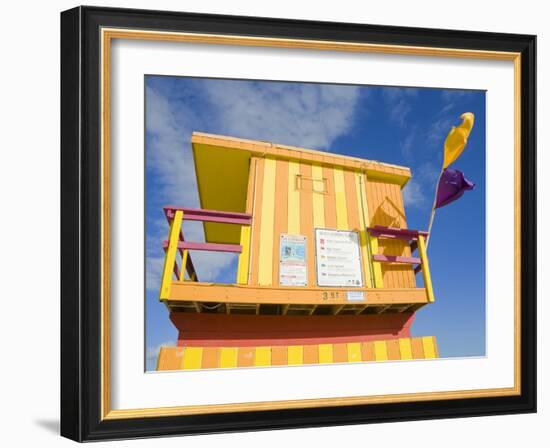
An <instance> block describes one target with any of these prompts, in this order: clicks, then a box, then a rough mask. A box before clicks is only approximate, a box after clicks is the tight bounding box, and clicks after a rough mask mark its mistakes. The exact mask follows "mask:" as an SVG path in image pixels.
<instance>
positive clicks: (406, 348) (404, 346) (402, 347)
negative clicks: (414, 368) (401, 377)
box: [399, 338, 413, 359]
mask: <svg viewBox="0 0 550 448" xmlns="http://www.w3.org/2000/svg"><path fill="white" fill-rule="evenodd" d="M399 353H400V355H401V359H412V357H413V355H412V347H411V340H410V339H406V338H402V339H399Z"/></svg>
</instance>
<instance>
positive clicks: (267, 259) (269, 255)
mask: <svg viewBox="0 0 550 448" xmlns="http://www.w3.org/2000/svg"><path fill="white" fill-rule="evenodd" d="M275 167H276V162H275V159H265V163H264V184H263V195H262V210H261V214H262V219H261V221H260V248H259V249H260V252H259V257H258V284H259V285H262V286H269V285H271V284H272V282H273V280H272V277H273V223H274V219H275Z"/></svg>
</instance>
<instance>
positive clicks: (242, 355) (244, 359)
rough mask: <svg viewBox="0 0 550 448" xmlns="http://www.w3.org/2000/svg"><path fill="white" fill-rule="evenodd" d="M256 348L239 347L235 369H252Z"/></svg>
mask: <svg viewBox="0 0 550 448" xmlns="http://www.w3.org/2000/svg"><path fill="white" fill-rule="evenodd" d="M255 352H256V347H239V353H238V355H237V367H252V366H253V365H254V354H255Z"/></svg>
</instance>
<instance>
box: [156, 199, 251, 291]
mask: <svg viewBox="0 0 550 448" xmlns="http://www.w3.org/2000/svg"><path fill="white" fill-rule="evenodd" d="M163 210H164V215H165V216H166V219H167V221H168V223H169V224H170V223H171V222H172V221H173V219H174V216H175V212H176V211H179V210H181V211H182V212H183V220H184V221H202V222H215V223H219V224H235V225H240V226H251V225H252V215H250V214H248V213H240V212H225V211H221V210H207V209H202V208H189V207H178V206H175V205H167V206H165V207H163ZM162 246H163V248H164V250H165V251H166V249H167V248H168V241H163V242H162ZM177 249H178V252H179V253H180V255H181V256H182V259H183V258H184V257H183V254H184V252H185V253H186V254H187V255H186V257H185V258H186V265H185V266H184V267H182V269H185V270H186V271H187V273H188V274H189V277H190V278H192V279H194V281H198V278H197V274H196V271H195V267H194V266H193V262H192V261H191V255H190V254H189V253H188V252H187V251H189V250H200V251H212V252H230V253H241V252H242V246H241V245H240V244H219V243H204V242H192V241H186V240H185V238H184V237H183V231H182V229H180V232H179V237H178V245H177ZM174 275H175V276H176V279H179V278H180V271H179V268H178V264H177V261H176V260H174Z"/></svg>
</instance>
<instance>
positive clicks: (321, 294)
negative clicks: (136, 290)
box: [162, 281, 429, 315]
mask: <svg viewBox="0 0 550 448" xmlns="http://www.w3.org/2000/svg"><path fill="white" fill-rule="evenodd" d="M350 292H351V293H352V294H351V295H350V294H349V293H350ZM358 293H362V294H363V299H362V300H361V297H360V294H358ZM162 301H163V302H164V303H165V304H166V306H167V307H168V308H169V309H170V311H173V312H198V313H226V314H231V313H234V314H276V315H287V314H288V315H293V314H296V315H338V314H357V315H359V314H380V313H387V312H396V313H402V312H414V311H416V310H418V309H419V308H421V307H422V306H424V305H425V304H427V303H429V300H428V297H427V294H426V290H425V289H424V288H408V289H373V288H355V289H351V290H350V289H340V288H308V289H304V288H291V287H286V288H283V287H265V286H244V285H222V284H215V283H204V282H202V283H201V282H180V281H173V282H172V284H171V288H170V292H169V294H168V295H167V297H166V298H165V299H162Z"/></svg>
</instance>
